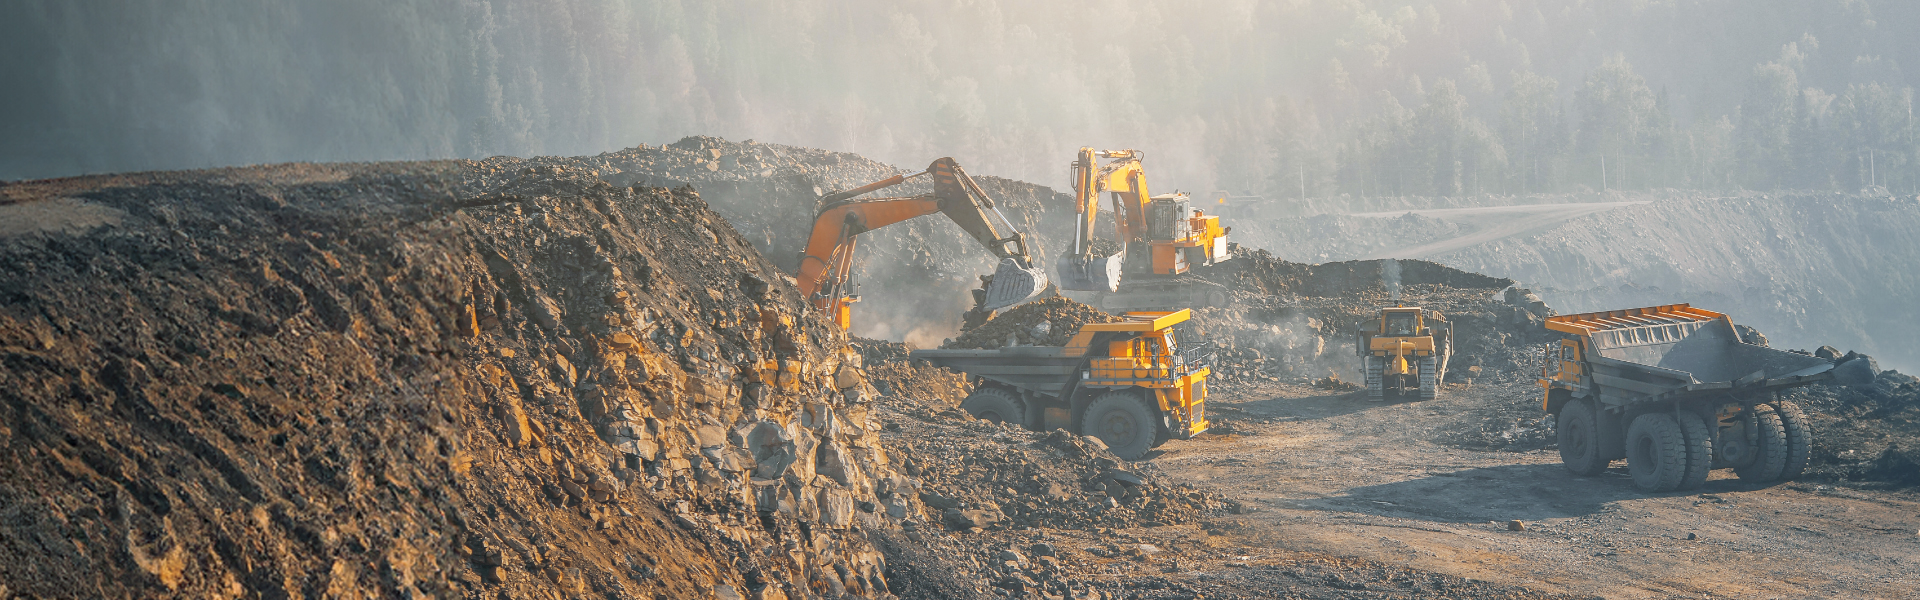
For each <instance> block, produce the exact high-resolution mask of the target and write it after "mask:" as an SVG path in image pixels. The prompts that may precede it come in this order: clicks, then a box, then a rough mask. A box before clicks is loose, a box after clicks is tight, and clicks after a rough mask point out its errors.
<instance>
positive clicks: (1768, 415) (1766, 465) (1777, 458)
mask: <svg viewBox="0 0 1920 600" xmlns="http://www.w3.org/2000/svg"><path fill="white" fill-rule="evenodd" d="M1751 419H1752V420H1750V421H1748V422H1747V424H1748V425H1750V426H1752V427H1753V428H1754V444H1753V462H1749V463H1747V464H1745V465H1734V467H1733V472H1734V474H1736V475H1739V476H1740V478H1741V479H1745V480H1747V481H1751V482H1755V483H1764V482H1768V481H1774V480H1777V479H1779V478H1780V476H1781V475H1784V474H1786V472H1787V454H1788V452H1787V428H1786V425H1785V424H1783V423H1781V422H1780V413H1777V412H1774V410H1773V407H1771V406H1767V405H1765V404H1758V405H1755V406H1754V407H1753V416H1752V417H1751Z"/></svg>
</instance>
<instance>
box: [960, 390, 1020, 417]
mask: <svg viewBox="0 0 1920 600" xmlns="http://www.w3.org/2000/svg"><path fill="white" fill-rule="evenodd" d="M960 410H964V411H967V414H970V415H973V418H975V419H981V420H984V421H993V422H995V423H1001V422H1008V423H1016V424H1020V425H1025V424H1026V423H1025V421H1026V418H1027V405H1026V403H1025V402H1021V401H1020V397H1019V396H1015V395H1014V394H1013V392H1009V391H1007V390H1004V389H1000V388H997V387H983V388H980V389H977V390H974V391H973V393H972V394H968V395H967V399H965V400H961V401H960Z"/></svg>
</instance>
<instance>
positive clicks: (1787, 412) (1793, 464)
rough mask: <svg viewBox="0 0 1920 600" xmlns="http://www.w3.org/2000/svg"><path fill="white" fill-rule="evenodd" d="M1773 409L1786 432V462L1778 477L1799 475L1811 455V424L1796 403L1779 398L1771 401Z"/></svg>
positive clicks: (1788, 477)
mask: <svg viewBox="0 0 1920 600" xmlns="http://www.w3.org/2000/svg"><path fill="white" fill-rule="evenodd" d="M1773 410H1774V412H1775V413H1776V414H1779V415H1780V426H1781V429H1783V430H1785V431H1786V433H1787V464H1786V467H1785V468H1783V469H1781V471H1780V478H1781V479H1793V478H1795V477H1799V476H1800V472H1801V471H1804V470H1806V468H1807V458H1808V457H1809V456H1812V455H1813V426H1812V424H1811V423H1809V422H1807V413H1805V412H1802V411H1801V410H1800V405H1798V404H1794V403H1792V402H1789V401H1786V400H1781V401H1779V402H1775V403H1773Z"/></svg>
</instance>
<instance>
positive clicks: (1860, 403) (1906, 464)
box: [1781, 351, 1920, 486]
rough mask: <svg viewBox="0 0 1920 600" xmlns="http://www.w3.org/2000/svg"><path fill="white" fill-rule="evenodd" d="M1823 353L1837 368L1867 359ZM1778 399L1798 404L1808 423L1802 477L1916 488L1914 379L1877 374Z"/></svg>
mask: <svg viewBox="0 0 1920 600" xmlns="http://www.w3.org/2000/svg"><path fill="white" fill-rule="evenodd" d="M1829 354H1830V357H1831V358H1832V359H1841V360H1842V362H1841V363H1840V366H1842V367H1844V366H1846V365H1847V364H1849V363H1855V364H1858V363H1865V362H1868V360H1870V359H1868V360H1863V359H1861V358H1860V357H1859V356H1857V355H1855V354H1854V353H1847V354H1844V355H1842V354H1840V353H1838V352H1837V351H1834V352H1830V353H1829ZM1849 357H1853V360H1845V359H1847V358H1849ZM1836 370H1838V368H1837V367H1836ZM1781 397H1782V398H1783V399H1787V400H1792V401H1794V402H1796V403H1798V404H1800V406H1801V408H1804V409H1806V411H1807V417H1808V418H1809V419H1811V420H1812V421H1813V425H1814V431H1815V432H1816V434H1815V435H1814V437H1813V455H1812V457H1811V458H1810V461H1809V463H1810V464H1809V466H1808V467H1807V475H1806V477H1814V478H1821V479H1826V480H1829V481H1868V482H1884V483H1887V484H1892V485H1900V486H1915V485H1920V378H1916V377H1914V376H1912V375H1907V374H1905V373H1901V372H1899V371H1892V370H1888V371H1880V372H1879V373H1878V374H1877V375H1875V376H1874V377H1873V378H1872V379H1871V380H1868V381H1865V382H1859V383H1855V384H1853V385H1842V384H1840V383H1838V382H1829V383H1825V384H1816V385H1812V386H1808V387H1804V388H1796V389H1793V390H1789V391H1787V392H1785V393H1782V394H1781Z"/></svg>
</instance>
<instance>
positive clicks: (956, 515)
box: [941, 508, 1004, 531]
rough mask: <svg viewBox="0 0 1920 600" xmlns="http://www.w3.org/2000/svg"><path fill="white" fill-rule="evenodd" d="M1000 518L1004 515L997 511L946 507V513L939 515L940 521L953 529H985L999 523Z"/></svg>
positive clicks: (1002, 518)
mask: <svg viewBox="0 0 1920 600" xmlns="http://www.w3.org/2000/svg"><path fill="white" fill-rule="evenodd" d="M1002 520H1004V517H1002V516H1001V515H1000V513H999V512H998V511H991V510H960V509H957V508H953V509H947V511H946V513H944V514H943V515H942V517H941V521H942V522H944V523H946V525H947V527H948V528H950V529H953V530H955V531H966V530H968V529H986V528H988V527H992V526H994V525H996V524H999V523H1000V522H1001V521H1002Z"/></svg>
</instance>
